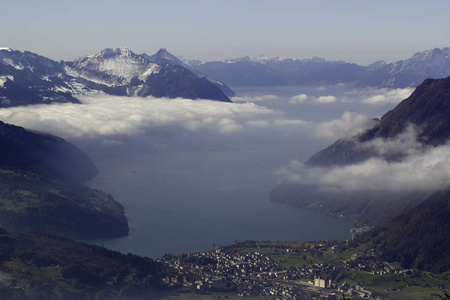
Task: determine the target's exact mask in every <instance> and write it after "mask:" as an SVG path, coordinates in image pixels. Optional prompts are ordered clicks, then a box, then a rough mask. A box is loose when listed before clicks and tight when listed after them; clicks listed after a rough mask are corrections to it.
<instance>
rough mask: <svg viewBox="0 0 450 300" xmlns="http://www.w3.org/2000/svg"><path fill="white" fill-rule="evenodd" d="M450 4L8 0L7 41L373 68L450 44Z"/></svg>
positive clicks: (49, 48)
mask: <svg viewBox="0 0 450 300" xmlns="http://www.w3.org/2000/svg"><path fill="white" fill-rule="evenodd" d="M449 13H450V1H448V0H433V1H417V0H410V1H399V0H397V1H395V0H394V1H393V0H390V1H386V0H378V1H360V0H359V1H335V0H311V1H299V0H297V1H293V0H279V1H268V0H254V1H251V0H228V1H218V0H189V1H187V0H164V1H162V0H161V1H159V0H158V1H151V0H148V1H144V0H127V1H125V0H107V1H106V0H96V1H92V0H89V1H87V0H77V1H74V0H70V1H68V0H40V1H35V0H20V1H17V0H2V5H1V11H0V26H1V28H2V33H1V35H0V36H1V39H0V40H1V44H0V47H10V48H13V49H17V50H22V51H23V50H28V51H32V52H35V53H38V54H40V55H43V56H47V57H49V58H51V59H54V60H61V59H63V60H73V59H76V58H78V57H81V56H85V55H90V54H94V53H97V52H98V51H100V50H102V49H104V48H108V47H128V48H130V49H131V50H132V51H134V52H136V53H143V52H145V53H147V54H153V53H155V52H156V51H158V50H159V48H163V47H164V48H167V50H168V51H170V52H171V53H172V54H175V55H178V56H180V55H182V56H184V57H187V58H190V59H200V60H203V61H211V60H222V59H230V58H237V57H242V56H247V55H250V56H252V55H258V54H263V55H266V56H281V57H291V58H307V57H312V56H318V57H323V58H325V59H328V60H344V61H347V62H352V63H357V64H360V65H367V64H370V63H373V62H375V61H377V60H385V61H387V62H393V61H398V60H401V59H407V58H409V57H411V56H412V55H413V54H414V53H416V52H418V51H423V50H427V49H432V48H436V47H438V48H443V47H446V46H449V44H448V41H449V40H450V31H449V30H448V28H450V18H448V15H449Z"/></svg>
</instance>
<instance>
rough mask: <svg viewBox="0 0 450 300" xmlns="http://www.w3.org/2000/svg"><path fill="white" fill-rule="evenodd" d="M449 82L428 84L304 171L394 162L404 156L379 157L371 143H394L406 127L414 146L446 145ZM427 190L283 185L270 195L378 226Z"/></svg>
mask: <svg viewBox="0 0 450 300" xmlns="http://www.w3.org/2000/svg"><path fill="white" fill-rule="evenodd" d="M449 116H450V77H447V78H444V79H427V80H425V81H424V82H423V83H422V84H421V85H420V86H418V87H417V88H416V90H415V91H414V92H413V94H412V95H411V96H410V97H409V98H407V99H405V100H403V101H402V102H401V103H400V104H399V105H398V106H397V107H396V108H395V109H393V110H391V111H389V112H388V113H386V114H385V115H384V116H383V117H382V118H381V120H380V122H379V123H378V124H377V125H376V126H375V127H373V128H371V129H369V130H367V131H366V132H365V133H363V134H361V135H359V136H356V137H354V138H353V139H349V140H339V141H337V142H335V143H334V144H332V145H331V146H329V147H327V148H326V149H324V150H322V151H319V152H318V153H316V154H315V155H313V156H312V157H311V158H310V159H309V160H308V161H307V162H306V163H305V165H306V166H307V167H309V168H317V167H319V168H332V167H334V166H348V165H352V164H356V163H361V162H363V161H366V160H367V159H369V158H371V157H379V158H382V159H383V160H385V161H387V162H393V161H395V162H399V161H402V159H403V158H404V155H405V154H404V153H403V152H402V151H400V150H398V149H395V147H394V148H393V149H391V150H389V151H386V152H383V153H380V152H379V151H376V150H375V149H374V148H373V147H365V146H364V145H370V142H373V141H374V140H375V139H381V140H384V141H393V140H394V139H395V138H398V137H400V135H401V134H402V133H403V132H405V130H406V129H407V128H410V126H413V127H414V128H416V129H415V130H416V131H415V134H416V135H417V137H416V138H417V144H418V145H422V146H421V147H423V148H426V147H434V146H438V145H442V144H444V143H446V142H447V141H448V139H449V134H450V133H449V132H450V131H449V128H450V123H449V122H450V117H449ZM431 192H432V191H414V192H408V191H390V190H374V191H365V190H360V191H353V192H342V191H340V192H339V191H338V192H337V191H328V192H327V191H326V190H324V189H323V187H322V186H320V185H314V184H304V183H288V182H285V183H283V184H281V185H279V186H277V187H276V188H275V189H274V190H273V191H272V192H271V199H272V201H276V202H283V203H288V204H292V205H297V206H302V207H314V208H319V209H322V210H325V211H327V212H328V213H332V214H336V215H345V216H348V217H351V218H354V219H357V220H360V221H363V222H366V223H372V224H382V223H386V222H388V221H390V220H391V219H392V218H394V217H395V216H397V215H398V214H400V213H401V212H404V211H406V210H408V209H410V208H412V207H414V206H416V205H417V204H419V203H421V202H422V201H424V200H425V199H427V198H428V197H429V196H430V193H431Z"/></svg>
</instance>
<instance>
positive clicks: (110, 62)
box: [0, 47, 233, 107]
mask: <svg viewBox="0 0 450 300" xmlns="http://www.w3.org/2000/svg"><path fill="white" fill-rule="evenodd" d="M158 53H159V56H158V55H156V54H155V55H153V56H148V55H147V54H136V53H134V52H133V51H131V50H130V49H128V48H124V47H122V48H106V49H103V50H102V51H100V52H98V53H95V54H92V55H88V56H85V57H81V58H79V59H77V60H74V61H66V62H64V61H60V62H56V61H53V60H51V59H49V58H46V57H43V56H40V55H38V54H35V53H32V52H29V51H24V52H22V51H18V50H13V49H10V48H1V49H0V107H4V106H17V105H28V104H40V103H52V102H75V103H77V102H79V101H78V100H77V99H76V96H77V95H79V94H82V93H98V92H100V91H101V92H104V93H106V94H110V95H118V96H140V97H147V96H154V97H167V98H177V97H181V98H188V99H211V100H217V101H226V102H230V99H229V98H228V97H227V96H226V95H225V94H224V92H226V93H227V94H229V95H232V94H233V92H232V91H231V89H229V88H228V87H226V86H225V85H224V84H222V83H221V82H218V81H217V80H213V79H210V78H207V77H206V76H205V75H203V74H202V73H200V72H199V71H196V70H193V69H191V68H190V67H188V66H186V65H184V64H183V63H182V62H181V61H179V60H178V59H177V58H175V56H173V55H172V54H170V53H169V52H168V51H167V50H165V49H162V50H160V51H159V52H158ZM158 53H157V54H158ZM152 57H153V58H152ZM157 58H159V59H157Z"/></svg>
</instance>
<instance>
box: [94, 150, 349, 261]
mask: <svg viewBox="0 0 450 300" xmlns="http://www.w3.org/2000/svg"><path fill="white" fill-rule="evenodd" d="M265 154H267V153H265V151H261V150H236V151H192V152H169V153H153V154H146V155H139V156H133V157H127V158H124V157H120V158H115V159H108V160H103V161H97V162H96V164H97V166H98V167H99V169H100V172H101V174H102V175H100V176H98V177H97V178H95V179H94V180H92V181H91V182H90V186H93V187H96V188H99V189H102V190H105V191H108V192H110V193H111V194H113V196H114V197H115V198H116V199H117V200H118V201H120V202H121V203H123V204H124V206H125V208H126V212H127V216H128V218H129V221H130V225H131V232H130V235H129V236H127V237H124V238H118V239H110V240H96V241H90V242H91V243H96V244H103V245H104V246H105V247H107V248H110V249H114V250H120V251H121V252H122V253H128V252H132V253H135V254H139V255H145V256H149V257H153V258H156V257H159V256H161V255H163V254H165V253H180V252H196V251H205V250H209V249H213V248H214V246H219V245H227V244H231V243H233V242H234V241H235V240H239V241H243V240H275V241H276V240H279V241H314V240H332V239H348V238H350V233H349V230H350V226H351V223H350V221H348V220H346V219H343V218H336V217H330V216H325V215H323V214H320V213H317V212H312V211H308V210H302V209H297V208H293V207H290V206H286V205H282V204H276V203H271V202H270V201H269V198H268V195H269V192H270V190H271V189H272V188H273V187H275V185H276V184H277V180H279V178H278V176H276V175H275V174H274V172H273V167H274V163H273V162H271V163H269V164H266V163H265V162H264V161H265V159H264V156H265Z"/></svg>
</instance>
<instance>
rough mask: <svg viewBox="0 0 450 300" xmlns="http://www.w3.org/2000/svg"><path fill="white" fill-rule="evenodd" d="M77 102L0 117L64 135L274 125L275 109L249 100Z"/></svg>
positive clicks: (103, 97) (0, 114)
mask: <svg viewBox="0 0 450 300" xmlns="http://www.w3.org/2000/svg"><path fill="white" fill-rule="evenodd" d="M80 100H81V101H82V103H83V104H82V105H76V104H55V105H37V106H27V107H14V108H8V109H0V119H1V120H3V121H4V122H7V123H12V124H16V125H19V126H23V127H26V128H32V129H34V130H40V131H44V132H50V133H53V134H57V135H61V136H63V137H68V138H70V137H75V138H82V137H95V136H114V135H137V134H142V133H144V132H146V131H147V130H148V129H150V128H157V127H168V126H178V127H180V128H182V129H184V130H186V131H190V132H195V131H199V130H206V131H215V132H218V133H220V134H227V133H232V132H236V131H240V130H242V129H243V128H244V126H246V124H249V125H250V126H258V125H262V124H263V122H261V120H264V122H268V123H269V124H273V120H276V119H278V118H280V117H281V113H280V112H278V111H274V110H270V109H267V108H265V107H263V106H258V105H255V104H253V103H241V104H236V103H224V102H217V101H209V100H197V101H193V100H185V99H155V98H133V97H112V96H107V95H101V96H83V97H80Z"/></svg>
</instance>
